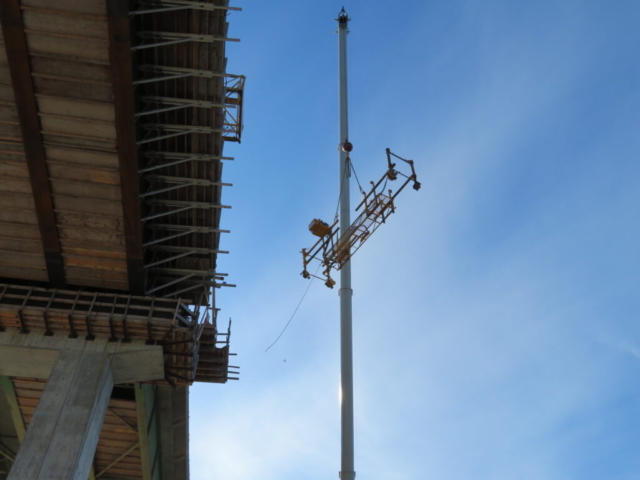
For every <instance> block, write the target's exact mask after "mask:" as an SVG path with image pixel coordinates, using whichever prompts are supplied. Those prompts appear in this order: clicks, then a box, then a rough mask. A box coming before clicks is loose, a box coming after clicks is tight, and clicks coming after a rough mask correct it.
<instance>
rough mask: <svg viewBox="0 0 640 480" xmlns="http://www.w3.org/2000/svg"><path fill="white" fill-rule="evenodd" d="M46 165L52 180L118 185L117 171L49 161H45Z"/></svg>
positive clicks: (118, 176)
mask: <svg viewBox="0 0 640 480" xmlns="http://www.w3.org/2000/svg"><path fill="white" fill-rule="evenodd" d="M47 165H48V167H49V174H50V175H51V178H52V179H60V180H76V181H81V182H92V183H104V184H107V185H120V175H119V174H118V171H117V170H113V169H107V168H99V167H84V166H77V165H69V164H67V163H57V162H51V161H47Z"/></svg>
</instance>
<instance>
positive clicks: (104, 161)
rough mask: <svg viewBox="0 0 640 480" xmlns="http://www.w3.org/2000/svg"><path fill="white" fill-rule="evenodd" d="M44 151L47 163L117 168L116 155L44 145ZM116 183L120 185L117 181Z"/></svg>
mask: <svg viewBox="0 0 640 480" xmlns="http://www.w3.org/2000/svg"><path fill="white" fill-rule="evenodd" d="M44 151H45V153H46V155H47V161H49V162H51V161H52V160H53V161H55V162H59V163H65V164H73V165H87V166H89V167H90V168H112V169H117V168H118V155H117V154H116V153H109V152H96V151H88V150H85V151H83V150H79V149H77V148H67V147H60V146H48V145H45V148H44ZM105 183H108V182H105ZM118 183H120V180H119V179H118Z"/></svg>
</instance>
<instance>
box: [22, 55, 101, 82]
mask: <svg viewBox="0 0 640 480" xmlns="http://www.w3.org/2000/svg"><path fill="white" fill-rule="evenodd" d="M30 53H31V72H32V74H33V75H36V76H43V77H48V78H70V75H72V77H71V80H72V81H74V82H84V83H92V84H95V85H102V86H110V85H111V76H110V75H109V66H108V65H101V64H96V63H87V62H76V61H72V60H65V59H61V58H56V57H51V56H42V55H34V54H33V52H30Z"/></svg>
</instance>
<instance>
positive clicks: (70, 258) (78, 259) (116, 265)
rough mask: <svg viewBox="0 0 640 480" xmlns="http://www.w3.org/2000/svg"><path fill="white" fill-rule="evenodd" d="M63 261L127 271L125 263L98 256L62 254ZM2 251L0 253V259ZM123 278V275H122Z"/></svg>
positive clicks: (83, 265)
mask: <svg viewBox="0 0 640 480" xmlns="http://www.w3.org/2000/svg"><path fill="white" fill-rule="evenodd" d="M63 257H64V262H65V266H66V267H67V268H69V267H80V268H86V269H96V270H105V271H108V272H118V273H123V274H126V273H127V264H126V263H125V262H123V261H119V260H111V259H104V258H98V257H84V256H80V255H64V254H63ZM1 258H2V253H0V259H1ZM123 278H124V277H123Z"/></svg>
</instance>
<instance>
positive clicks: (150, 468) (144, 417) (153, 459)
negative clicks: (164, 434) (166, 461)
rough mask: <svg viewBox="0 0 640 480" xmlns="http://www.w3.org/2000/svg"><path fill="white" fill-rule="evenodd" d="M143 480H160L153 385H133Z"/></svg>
mask: <svg viewBox="0 0 640 480" xmlns="http://www.w3.org/2000/svg"><path fill="white" fill-rule="evenodd" d="M135 395H136V411H137V414H138V438H139V439H140V461H141V463H142V478H143V480H161V473H160V470H161V456H160V441H159V435H160V431H159V427H158V411H157V406H158V399H157V396H156V392H155V387H154V386H153V385H141V384H136V385H135Z"/></svg>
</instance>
